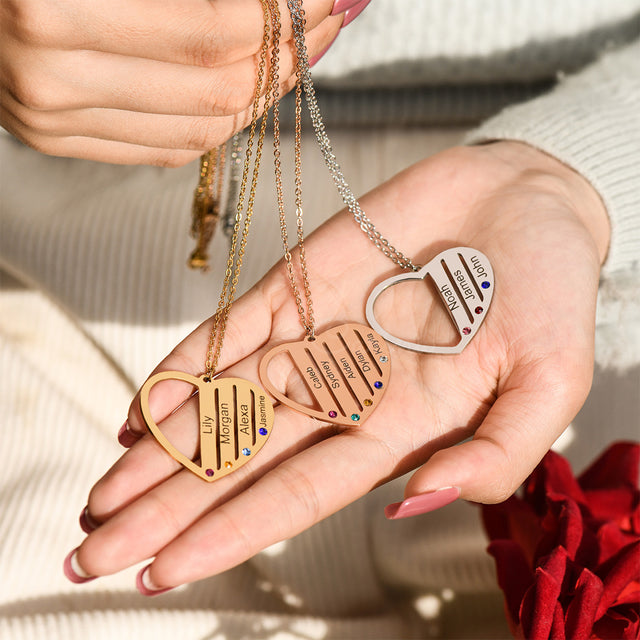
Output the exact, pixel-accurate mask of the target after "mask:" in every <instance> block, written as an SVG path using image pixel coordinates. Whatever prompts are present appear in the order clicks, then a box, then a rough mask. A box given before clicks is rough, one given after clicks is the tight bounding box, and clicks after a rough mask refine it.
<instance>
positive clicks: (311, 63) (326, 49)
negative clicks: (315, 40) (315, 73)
mask: <svg viewBox="0 0 640 640" xmlns="http://www.w3.org/2000/svg"><path fill="white" fill-rule="evenodd" d="M338 33H339V32H338ZM337 37H338V34H336V35H335V37H334V38H333V40H332V41H331V42H330V43H329V44H328V45H327V46H326V47H325V48H324V49H323V50H322V51H321V52H320V53H317V54H316V55H315V56H313V58H309V66H310V67H313V65H314V64H316V62H318V60H320V58H322V56H323V55H324V54H325V53H327V51H329V49H330V48H331V45H332V44H333V43H334V42H335V41H336V38H337Z"/></svg>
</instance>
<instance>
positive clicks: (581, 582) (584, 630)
mask: <svg viewBox="0 0 640 640" xmlns="http://www.w3.org/2000/svg"><path fill="white" fill-rule="evenodd" d="M603 591H604V587H603V585H602V580H600V578H598V576H596V575H594V574H593V573H591V571H589V570H588V569H583V570H582V573H581V574H580V577H579V578H578V581H577V583H576V586H575V594H574V596H573V598H572V599H571V602H570V603H569V606H568V607H567V615H566V619H565V633H566V634H567V636H568V637H569V638H571V640H588V639H589V638H590V637H591V630H592V628H593V623H594V622H595V620H596V612H597V610H598V603H599V602H600V598H601V596H602V592H603Z"/></svg>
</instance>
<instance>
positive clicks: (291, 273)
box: [269, 0, 315, 339]
mask: <svg viewBox="0 0 640 640" xmlns="http://www.w3.org/2000/svg"><path fill="white" fill-rule="evenodd" d="M269 1H270V3H271V16H272V18H271V20H272V28H273V32H274V39H275V37H276V36H275V34H277V36H278V38H279V36H280V32H281V22H280V11H279V8H278V3H277V0H269ZM278 55H279V51H278V48H277V47H275V48H274V49H273V51H272V53H271V69H272V73H273V74H274V76H275V89H274V95H273V156H274V168H275V178H276V193H277V196H278V214H279V219H280V236H281V238H282V245H283V247H284V257H285V261H286V264H287V275H288V277H289V282H290V283H291V290H292V292H293V296H294V298H295V301H296V306H297V308H298V315H299V316H300V322H301V323H302V326H303V327H304V329H305V332H306V334H307V337H308V338H311V339H313V338H314V336H315V321H314V316H313V303H312V300H311V284H310V279H309V271H308V269H307V260H306V253H305V249H304V227H303V209H302V75H301V70H300V66H299V64H296V87H295V133H294V157H295V205H296V228H297V229H296V232H297V240H298V262H299V266H300V274H301V277H302V284H303V289H304V297H305V302H306V305H305V303H303V301H302V296H301V295H300V289H299V287H298V284H297V281H296V275H295V270H294V265H293V257H292V255H291V249H290V247H289V238H288V233H287V220H286V213H285V206H284V190H283V186H282V167H281V161H280V159H281V152H280V109H279V101H280V95H279V92H278V66H279V59H278ZM296 61H297V58H296ZM305 306H306V309H305Z"/></svg>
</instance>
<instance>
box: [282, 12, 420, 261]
mask: <svg viewBox="0 0 640 640" xmlns="http://www.w3.org/2000/svg"><path fill="white" fill-rule="evenodd" d="M287 5H288V7H289V12H290V14H291V22H292V24H293V35H294V39H295V44H296V55H297V57H298V68H299V69H300V73H301V76H302V84H303V86H304V95H305V98H306V101H307V108H308V109H309V115H310V116H311V122H312V123H313V128H314V130H315V132H316V139H317V141H318V145H319V146H320V151H321V152H322V157H323V158H324V162H325V164H326V165H327V168H328V169H329V173H330V174H331V177H332V178H333V181H334V183H335V185H336V187H337V188H338V193H339V194H340V196H341V198H342V201H343V202H344V204H345V205H346V207H347V209H348V210H349V211H350V212H351V215H353V219H354V220H355V221H356V222H357V223H358V225H359V226H360V229H362V231H363V232H364V233H365V234H366V236H367V237H368V238H369V240H371V242H373V244H374V245H375V246H376V247H377V248H378V249H380V251H382V253H384V255H385V256H387V258H389V259H390V260H392V261H393V262H394V263H395V264H397V265H398V266H400V267H402V268H403V269H411V271H418V270H419V269H420V265H417V264H415V263H414V262H412V261H411V259H410V258H407V256H405V255H404V254H403V253H402V252H401V251H399V250H398V249H396V248H395V247H394V246H393V245H391V244H390V243H389V240H387V239H386V238H385V237H384V236H383V235H382V234H381V233H380V232H379V231H378V230H377V229H376V227H375V225H374V224H373V222H372V221H371V220H370V218H369V217H368V216H367V214H366V213H365V212H364V211H363V210H362V207H361V206H360V203H359V202H358V199H357V198H356V197H355V195H353V191H351V188H350V187H349V185H348V184H347V181H346V179H345V177H344V175H343V173H342V170H341V169H340V164H339V163H338V160H337V159H336V156H335V154H334V152H333V149H332V147H331V141H330V140H329V136H328V135H327V132H326V130H325V127H324V122H323V120H322V114H321V113H320V108H319V107H318V101H317V99H316V92H315V88H314V86H313V81H312V80H311V71H310V69H309V57H308V55H307V45H306V43H305V37H304V31H305V23H306V20H305V14H304V9H303V8H302V0H287Z"/></svg>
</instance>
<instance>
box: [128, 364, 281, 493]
mask: <svg viewBox="0 0 640 640" xmlns="http://www.w3.org/2000/svg"><path fill="white" fill-rule="evenodd" d="M163 380H181V381H182V382H187V383H188V384H191V385H193V386H194V387H195V388H196V389H197V391H198V394H197V397H198V403H199V416H200V429H199V430H200V451H199V463H198V462H195V461H194V460H191V459H190V458H189V457H188V456H186V455H185V454H184V453H182V452H181V451H179V450H178V449H176V448H175V447H174V446H173V445H172V444H171V442H169V440H168V439H167V437H166V436H165V435H164V434H163V433H162V431H161V430H160V428H159V427H158V425H157V424H156V423H155V421H154V419H153V418H152V417H151V411H150V409H149V391H150V390H151V388H152V387H153V386H154V385H156V384H157V383H158V382H162V381H163ZM140 408H141V410H142V417H143V419H144V421H145V423H146V425H147V427H148V429H149V431H150V432H151V433H152V434H153V437H154V438H155V439H156V440H157V441H158V443H159V444H160V445H161V446H162V447H163V448H164V449H165V450H166V451H167V453H168V454H169V455H170V456H172V457H173V458H174V459H175V460H177V461H178V462H179V463H180V464H181V465H183V466H184V467H186V468H187V469H189V471H192V472H193V473H195V474H196V475H197V476H199V477H200V478H202V479H203V480H206V481H207V482H213V481H214V480H218V479H219V478H222V477H223V476H226V475H227V474H229V473H231V472H232V471H235V470H236V469H238V468H240V467H241V466H242V465H244V464H246V463H247V462H249V460H251V459H252V458H253V457H254V456H255V454H256V453H257V452H258V451H260V449H262V447H263V446H264V444H265V442H266V441H267V438H268V437H269V435H270V434H271V428H272V426H273V420H274V413H273V406H272V404H271V402H270V401H269V398H268V397H267V394H266V393H265V392H264V390H263V389H261V388H260V387H259V386H258V385H257V384H253V383H252V382H249V381H248V380H242V379H241V378H209V377H207V376H206V375H202V376H200V377H199V378H196V377H195V376H192V375H189V374H188V373H183V372H181V371H163V372H162V373H156V374H155V375H153V376H151V377H150V378H149V379H148V380H147V381H146V382H145V383H144V385H143V386H142V389H141V390H140Z"/></svg>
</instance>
